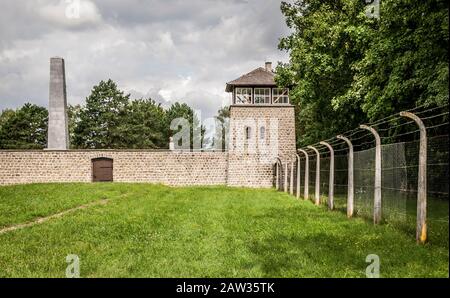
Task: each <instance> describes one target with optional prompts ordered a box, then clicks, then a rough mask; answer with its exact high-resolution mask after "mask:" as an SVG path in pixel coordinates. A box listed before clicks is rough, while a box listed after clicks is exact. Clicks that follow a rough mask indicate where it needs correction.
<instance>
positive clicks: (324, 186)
mask: <svg viewBox="0 0 450 298" xmlns="http://www.w3.org/2000/svg"><path fill="white" fill-rule="evenodd" d="M329 179H330V157H329V156H327V157H321V158H320V204H323V205H328V200H327V198H328V192H329V185H330V183H329V181H330V180H329Z"/></svg>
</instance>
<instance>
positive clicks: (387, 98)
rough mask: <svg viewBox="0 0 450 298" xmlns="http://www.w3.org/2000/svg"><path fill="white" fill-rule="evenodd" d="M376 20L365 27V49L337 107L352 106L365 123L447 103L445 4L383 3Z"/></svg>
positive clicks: (389, 0)
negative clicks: (365, 118) (359, 108)
mask: <svg viewBox="0 0 450 298" xmlns="http://www.w3.org/2000/svg"><path fill="white" fill-rule="evenodd" d="M380 3H381V8H380V11H381V17H380V19H379V20H377V21H376V23H375V26H368V27H367V30H366V34H365V35H366V37H365V38H367V39H368V41H369V42H370V43H369V46H368V47H367V48H366V49H365V51H364V55H363V58H362V59H361V60H360V61H358V62H357V63H355V64H354V65H353V68H354V69H355V70H356V76H355V79H354V81H353V83H352V85H351V88H349V90H348V92H347V93H346V94H344V95H343V96H340V97H337V98H336V99H335V100H334V105H335V106H336V107H340V106H343V105H346V104H348V103H349V102H357V103H358V104H360V105H361V106H362V108H363V110H364V112H366V113H367V115H368V117H369V119H370V120H375V119H377V118H380V117H384V116H386V115H388V114H392V113H395V112H399V111H401V110H403V109H408V108H411V107H414V106H415V105H416V106H417V105H422V104H425V105H442V104H444V103H447V102H448V79H449V77H448V33H449V32H448V22H449V19H448V1H444V0H426V1H409V0H383V1H381V2H380Z"/></svg>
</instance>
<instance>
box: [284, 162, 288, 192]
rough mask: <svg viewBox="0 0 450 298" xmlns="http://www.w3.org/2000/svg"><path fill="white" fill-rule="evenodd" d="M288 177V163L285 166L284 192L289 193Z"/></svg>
mask: <svg viewBox="0 0 450 298" xmlns="http://www.w3.org/2000/svg"><path fill="white" fill-rule="evenodd" d="M287 175H288V162H287V161H286V162H285V165H284V185H283V188H284V192H287V191H288V189H287V182H288V180H287Z"/></svg>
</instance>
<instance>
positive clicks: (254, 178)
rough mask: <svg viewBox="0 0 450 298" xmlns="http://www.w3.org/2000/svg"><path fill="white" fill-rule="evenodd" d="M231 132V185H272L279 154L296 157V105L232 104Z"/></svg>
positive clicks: (229, 173)
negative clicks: (246, 130)
mask: <svg viewBox="0 0 450 298" xmlns="http://www.w3.org/2000/svg"><path fill="white" fill-rule="evenodd" d="M246 127H250V136H249V139H247V136H246V132H245V128H246ZM261 127H264V131H262V130H261ZM229 135H230V144H229V161H228V164H229V165H228V185H233V186H247V187H272V186H273V183H274V178H273V174H274V173H273V169H274V167H273V165H274V163H275V160H276V158H277V157H279V158H280V159H281V160H282V161H283V162H285V161H295V154H296V145H295V116H294V106H292V105H286V106H273V105H270V106H269V105H266V106H263V105H261V106H238V105H234V106H231V108H230V132H229Z"/></svg>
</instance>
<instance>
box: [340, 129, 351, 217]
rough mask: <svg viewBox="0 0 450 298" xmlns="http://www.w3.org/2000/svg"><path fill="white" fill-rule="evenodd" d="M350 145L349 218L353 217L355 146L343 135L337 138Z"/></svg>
mask: <svg viewBox="0 0 450 298" xmlns="http://www.w3.org/2000/svg"><path fill="white" fill-rule="evenodd" d="M337 138H338V139H340V140H343V141H345V142H346V143H347V145H348V182H347V217H352V216H353V200H354V199H353V197H354V193H355V190H354V184H353V182H354V178H353V145H352V142H350V140H349V139H348V138H346V137H344V136H342V135H339V136H337Z"/></svg>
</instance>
